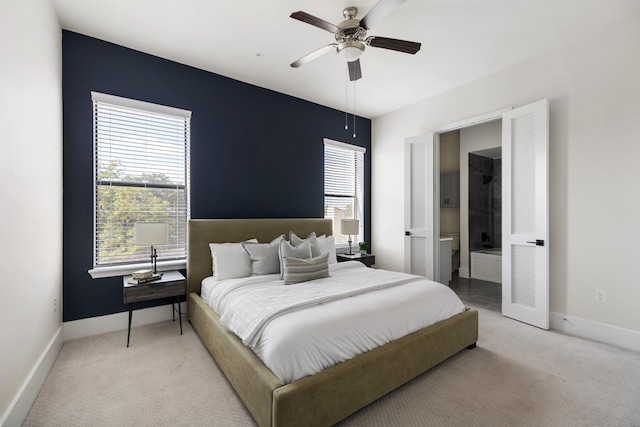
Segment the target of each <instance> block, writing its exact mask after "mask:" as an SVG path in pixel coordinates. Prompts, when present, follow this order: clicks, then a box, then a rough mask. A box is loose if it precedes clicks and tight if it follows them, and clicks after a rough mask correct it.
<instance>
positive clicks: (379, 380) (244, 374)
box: [187, 219, 478, 426]
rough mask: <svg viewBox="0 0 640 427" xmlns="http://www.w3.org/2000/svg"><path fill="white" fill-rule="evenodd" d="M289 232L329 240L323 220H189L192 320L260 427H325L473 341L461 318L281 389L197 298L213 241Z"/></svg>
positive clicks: (473, 317) (467, 313) (472, 322)
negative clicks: (312, 234)
mask: <svg viewBox="0 0 640 427" xmlns="http://www.w3.org/2000/svg"><path fill="white" fill-rule="evenodd" d="M290 231H293V232H294V233H295V234H297V235H298V236H307V235H309V234H310V233H311V232H315V233H316V234H317V235H321V234H326V235H331V232H332V223H331V220H326V219H221V220H217V219H211V220H208V219H195V220H190V221H189V228H188V232H189V234H188V235H189V238H188V254H189V255H188V258H187V287H188V297H187V301H188V313H189V321H190V323H191V324H192V326H193V328H194V330H195V331H196V333H197V334H198V336H199V337H200V339H201V340H202V342H203V344H204V345H205V346H206V347H207V349H208V350H209V351H210V353H211V354H212V356H213V357H214V359H215V360H216V362H217V364H218V366H219V367H220V369H221V370H222V371H223V372H224V374H225V375H226V377H227V379H228V380H229V382H230V384H231V385H232V386H233V388H234V389H235V391H236V393H237V394H238V396H239V397H240V399H241V400H242V401H243V403H244V404H245V406H246V407H247V409H248V410H249V412H250V413H251V415H252V416H253V418H254V419H255V421H256V423H257V424H258V425H260V426H299V425H307V426H312V425H318V426H327V425H332V424H335V423H337V422H338V421H340V420H342V419H344V418H346V417H348V416H349V415H351V414H352V413H354V412H355V411H357V410H358V409H361V408H363V407H364V406H366V405H368V404H369V403H371V402H373V401H375V400H376V399H378V398H380V397H382V396H383V395H385V394H387V393H389V392H390V391H392V390H394V389H396V388H397V387H399V386H401V385H402V384H404V383H406V382H407V381H409V380H411V379H413V378H415V377H416V376H418V375H420V374H421V373H423V372H425V371H427V370H428V369H429V368H431V367H433V366H435V365H436V364H438V363H440V362H442V361H444V360H445V359H447V358H449V357H450V356H452V355H454V354H456V353H458V352H459V351H461V350H463V349H465V348H472V347H474V346H475V342H476V341H477V338H478V313H477V311H475V310H470V309H466V310H464V311H463V312H461V313H459V314H457V315H455V316H453V317H451V318H448V319H446V320H443V321H440V322H438V323H436V324H434V325H432V326H429V327H426V328H424V329H420V330H418V331H416V332H414V333H411V334H410V335H407V336H405V337H402V338H400V339H397V340H395V341H393V342H390V343H389V344H385V345H382V346H380V347H378V348H375V349H373V350H370V351H368V352H366V353H363V354H361V355H359V356H356V357H354V358H352V359H349V360H347V361H345V362H342V363H340V364H338V365H335V366H332V367H330V368H327V369H325V370H323V371H322V372H319V373H317V374H314V375H311V376H307V377H304V378H302V379H300V380H297V381H294V382H292V383H289V384H285V383H284V381H282V380H280V379H279V378H278V377H276V376H275V375H274V374H273V373H272V372H271V370H269V369H268V368H267V367H266V366H265V365H264V363H263V362H262V360H260V358H258V356H256V354H255V353H254V352H253V351H251V350H250V349H249V348H248V347H246V346H245V345H244V344H243V343H242V342H241V340H240V339H239V338H238V337H237V336H236V335H235V334H234V333H233V332H231V331H230V330H229V329H228V328H227V327H225V326H224V325H222V323H221V322H220V318H219V317H218V315H217V314H216V313H215V312H214V311H213V310H212V309H211V308H210V307H209V306H208V305H207V304H206V303H205V302H204V301H203V300H202V298H200V291H201V283H202V281H203V279H205V278H206V277H208V276H210V275H211V270H212V258H211V251H210V248H209V244H210V243H225V242H241V241H244V240H247V239H251V238H256V239H258V241H260V242H270V241H272V239H274V238H276V237H277V236H279V235H281V234H285V235H287V236H288V234H289V232H290Z"/></svg>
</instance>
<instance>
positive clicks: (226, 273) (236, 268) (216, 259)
mask: <svg viewBox="0 0 640 427" xmlns="http://www.w3.org/2000/svg"><path fill="white" fill-rule="evenodd" d="M246 242H254V243H258V240H256V239H251V240H246V241H245V242H240V243H209V248H210V249H211V259H212V266H213V276H214V277H215V278H216V280H224V279H235V278H237V277H247V276H250V275H251V258H249V254H248V253H247V251H245V250H244V248H243V247H242V243H246Z"/></svg>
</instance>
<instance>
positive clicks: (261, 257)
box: [242, 234, 284, 276]
mask: <svg viewBox="0 0 640 427" xmlns="http://www.w3.org/2000/svg"><path fill="white" fill-rule="evenodd" d="M281 240H284V234H281V235H280V236H278V237H276V238H275V239H273V240H272V241H271V243H253V242H245V243H243V244H242V247H243V248H244V250H245V251H247V253H248V254H249V258H250V259H251V274H252V275H254V276H262V275H264V274H274V273H280V259H279V257H278V251H279V249H280V241H281Z"/></svg>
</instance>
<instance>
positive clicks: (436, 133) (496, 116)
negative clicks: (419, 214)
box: [433, 107, 513, 281]
mask: <svg viewBox="0 0 640 427" xmlns="http://www.w3.org/2000/svg"><path fill="white" fill-rule="evenodd" d="M511 110H513V107H507V108H502V109H500V110H494V111H490V112H488V113H485V114H480V115H478V116H473V117H469V118H466V119H462V120H459V121H457V122H453V123H450V124H447V125H444V126H441V127H439V128H436V129H434V130H433V143H434V152H435V153H438V157H437V161H434V162H433V163H434V168H433V174H434V176H433V179H434V194H433V197H434V199H433V200H434V204H433V218H434V224H433V235H434V236H440V202H439V200H440V154H439V153H440V134H442V133H446V132H451V131H454V130H460V129H464V128H467V127H471V126H476V125H480V124H483V123H487V122H492V121H495V120H500V121H502V115H503V114H504V113H506V112H508V111H511ZM461 243H462V242H461ZM433 263H434V267H433V268H434V272H436V273H435V277H436V281H439V279H440V270H439V265H440V251H439V250H436V251H435V256H434V257H433Z"/></svg>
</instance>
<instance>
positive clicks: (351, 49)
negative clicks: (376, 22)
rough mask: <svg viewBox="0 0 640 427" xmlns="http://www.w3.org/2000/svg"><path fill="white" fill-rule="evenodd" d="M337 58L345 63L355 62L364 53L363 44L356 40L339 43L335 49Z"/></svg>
mask: <svg viewBox="0 0 640 427" xmlns="http://www.w3.org/2000/svg"><path fill="white" fill-rule="evenodd" d="M337 50H338V56H339V57H340V58H342V59H343V60H344V61H345V62H353V61H356V60H358V59H359V58H360V56H362V52H364V43H362V42H360V41H357V40H347V41H344V42H342V43H340V44H339V45H338V47H337Z"/></svg>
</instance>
